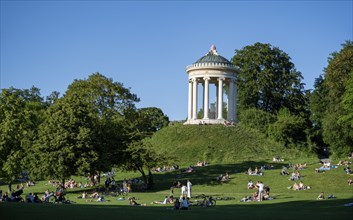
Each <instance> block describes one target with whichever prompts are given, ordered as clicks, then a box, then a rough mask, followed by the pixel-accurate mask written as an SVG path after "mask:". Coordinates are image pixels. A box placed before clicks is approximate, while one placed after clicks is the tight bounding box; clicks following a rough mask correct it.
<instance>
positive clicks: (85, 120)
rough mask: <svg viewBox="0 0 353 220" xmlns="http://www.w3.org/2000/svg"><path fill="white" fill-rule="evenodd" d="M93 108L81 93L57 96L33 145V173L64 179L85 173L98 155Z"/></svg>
mask: <svg viewBox="0 0 353 220" xmlns="http://www.w3.org/2000/svg"><path fill="white" fill-rule="evenodd" d="M92 128H93V121H92V118H91V117H90V108H89V106H88V105H87V103H84V102H83V100H82V99H80V97H78V96H77V97H67V98H65V99H64V98H62V99H59V100H57V101H56V102H55V103H54V104H53V105H52V106H50V107H49V109H48V110H47V111H46V120H45V122H44V123H43V124H42V125H41V126H40V129H39V139H38V141H37V143H36V147H35V149H34V152H33V153H34V155H36V157H37V160H35V161H34V163H32V165H33V169H32V173H33V174H37V175H44V176H48V177H51V178H57V179H59V180H62V182H63V183H64V181H65V179H67V178H69V177H70V176H71V175H77V174H84V173H86V172H88V171H90V169H91V164H92V163H94V162H95V161H96V160H97V159H98V155H97V153H96V152H95V149H94V142H93V139H94V136H95V134H94V132H93V130H92Z"/></svg>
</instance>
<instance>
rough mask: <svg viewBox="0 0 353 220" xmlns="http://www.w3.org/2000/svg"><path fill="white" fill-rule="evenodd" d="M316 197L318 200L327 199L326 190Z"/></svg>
mask: <svg viewBox="0 0 353 220" xmlns="http://www.w3.org/2000/svg"><path fill="white" fill-rule="evenodd" d="M316 199H318V200H322V199H325V195H324V192H321V193H320V194H319V196H318V197H317V198H316Z"/></svg>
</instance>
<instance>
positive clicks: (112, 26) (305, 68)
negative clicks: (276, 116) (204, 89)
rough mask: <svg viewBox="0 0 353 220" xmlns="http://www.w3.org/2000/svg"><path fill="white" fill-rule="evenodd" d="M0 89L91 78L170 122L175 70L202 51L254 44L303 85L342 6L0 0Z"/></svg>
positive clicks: (343, 26)
mask: <svg viewBox="0 0 353 220" xmlns="http://www.w3.org/2000/svg"><path fill="white" fill-rule="evenodd" d="M0 10H1V11H0V12H1V17H0V18H1V21H0V24H1V26H0V27H1V38H0V41H1V42H0V43H1V44H0V46H1V47H0V48H1V49H0V50H1V58H0V87H1V88H9V87H10V86H13V87H15V88H20V89H26V88H30V87H31V86H33V85H34V86H36V87H38V88H40V89H41V94H42V95H43V96H47V95H49V94H50V93H51V92H52V91H59V92H60V93H61V94H63V93H65V91H66V89H67V86H68V85H69V84H71V83H72V82H73V81H74V79H84V78H87V77H88V76H89V75H90V74H91V73H94V72H100V73H101V74H103V75H105V76H106V77H109V78H112V79H113V80H114V81H118V82H121V83H123V84H124V86H126V87H130V88H131V91H132V92H133V93H136V94H137V95H138V96H139V97H140V98H141V102H140V103H138V104H137V107H159V108H161V109H162V110H163V112H164V113H165V114H167V115H168V116H169V118H170V119H171V120H182V119H185V118H186V116H187V92H188V83H187V82H188V77H187V74H186V72H185V67H186V66H187V65H190V64H192V63H194V62H195V61H196V60H198V59H199V58H200V57H202V56H203V55H205V54H206V53H207V52H208V50H209V48H210V46H211V45H212V44H214V45H216V46H217V50H218V53H219V54H220V55H222V56H224V57H225V58H227V59H229V60H230V59H231V58H232V56H234V50H235V49H241V48H243V47H245V46H247V45H251V44H254V43H255V42H261V43H270V44H271V45H273V46H276V47H279V48H280V49H281V50H283V51H284V52H286V53H288V54H289V56H290V57H291V58H292V62H293V63H294V64H295V66H296V68H297V70H299V71H300V72H301V73H302V75H303V77H304V80H303V82H304V83H305V84H306V86H305V88H306V89H312V88H313V84H314V80H315V78H317V77H319V75H320V74H322V70H323V68H324V67H326V66H327V58H328V56H329V54H330V53H332V52H334V51H338V50H340V48H341V44H342V43H343V42H344V41H345V40H352V38H353V24H352V20H353V17H352V11H353V5H352V1H351V0H350V1H349V0H346V1H337V0H334V1H132V2H131V1H3V0H1V9H0Z"/></svg>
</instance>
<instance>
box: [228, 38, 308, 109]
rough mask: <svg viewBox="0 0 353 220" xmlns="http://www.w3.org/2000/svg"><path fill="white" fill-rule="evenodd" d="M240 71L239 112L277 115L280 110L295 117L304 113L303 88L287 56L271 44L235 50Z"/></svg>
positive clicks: (234, 60) (233, 59) (235, 60)
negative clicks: (252, 111) (246, 110)
mask: <svg viewBox="0 0 353 220" xmlns="http://www.w3.org/2000/svg"><path fill="white" fill-rule="evenodd" d="M232 62H233V63H234V64H235V65H236V66H238V67H239V75H238V87H239V89H238V90H239V92H238V105H239V111H241V110H242V109H247V108H258V109H261V110H263V111H266V112H270V113H274V114H276V113H277V112H278V111H279V110H280V109H281V108H287V109H288V110H289V111H290V112H292V113H295V114H298V113H303V112H304V110H305V105H306V100H305V96H304V84H303V83H301V79H302V78H303V77H302V75H301V73H300V72H299V71H297V70H296V68H295V66H294V64H293V63H292V62H291V58H290V57H289V55H288V54H286V53H285V52H283V51H282V50H280V49H279V48H277V47H273V46H271V45H270V44H262V43H255V44H254V45H249V46H246V47H244V48H242V49H241V50H235V55H234V56H233V58H232Z"/></svg>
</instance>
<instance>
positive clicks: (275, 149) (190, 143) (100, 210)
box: [0, 125, 353, 219]
mask: <svg viewBox="0 0 353 220" xmlns="http://www.w3.org/2000/svg"><path fill="white" fill-rule="evenodd" d="M195 137H196V138H195ZM151 142H152V143H153V144H154V146H155V147H156V149H157V150H159V151H160V152H164V153H168V154H171V155H174V156H176V157H177V158H179V161H178V163H179V164H180V165H181V168H185V167H186V166H188V165H190V164H195V163H196V162H197V161H198V160H207V161H209V162H210V163H211V164H210V165H209V166H207V167H202V168H197V169H196V172H194V173H190V174H185V173H183V172H182V171H181V170H177V171H172V172H165V173H157V174H156V175H155V182H156V187H155V189H154V190H152V191H150V192H145V193H141V192H133V193H132V194H131V195H130V196H135V197H137V198H139V200H138V202H140V203H146V204H147V207H128V202H127V201H126V200H125V201H117V198H116V197H110V196H106V199H107V200H109V201H108V202H105V203H97V202H89V201H87V200H82V199H77V196H78V195H80V193H81V192H82V190H77V189H76V190H69V191H68V194H67V197H68V198H69V199H70V200H72V201H74V202H75V203H76V204H77V205H54V204H42V205H38V204H10V203H7V204H5V203H0V213H1V214H0V219H20V218H21V219H24V218H28V217H29V216H36V218H37V219H48V216H52V217H51V219H61V218H63V217H64V216H65V217H66V218H67V219H97V218H101V217H104V218H116V217H118V216H119V218H120V219H127V218H130V219H135V218H139V219H165V218H168V219H180V218H183V219H199V218H202V219H215V218H220V219H234V218H235V217H236V218H246V219H249V218H253V219H260V218H261V219H266V218H268V219H298V218H299V219H313V218H314V219H316V218H321V219H333V218H335V219H347V218H349V217H350V215H351V214H353V208H352V207H344V206H343V204H345V203H348V202H353V186H348V184H347V179H348V177H349V176H348V175H346V174H345V173H344V172H343V167H339V168H337V169H333V170H330V171H327V172H325V173H315V172H314V169H315V168H316V167H319V166H320V164H319V163H318V159H317V158H315V157H308V156H305V154H302V155H301V156H300V153H298V152H296V151H292V152H290V151H288V150H285V149H281V148H280V147H279V146H278V145H277V144H276V143H271V142H269V141H268V140H266V139H265V138H264V137H263V136H261V135H260V134H257V133H256V132H255V131H249V130H244V129H242V128H240V127H224V126H182V125H174V126H171V127H168V128H165V129H163V130H161V131H159V132H158V133H156V135H155V136H154V137H153V138H152V140H151ZM274 155H280V156H282V157H284V158H285V159H286V160H285V161H284V162H283V163H276V164H274V166H275V168H274V169H273V170H266V171H265V175H264V176H248V175H246V174H244V171H246V170H247V168H248V167H249V166H251V167H253V168H254V167H255V166H261V165H264V164H273V163H272V161H271V159H272V157H273V156H274ZM298 155H299V156H298ZM287 158H288V159H287ZM344 159H346V158H344ZM289 160H291V161H292V162H293V163H303V162H307V163H308V167H307V168H306V169H304V170H303V171H301V174H302V175H303V176H304V177H303V182H304V184H305V185H309V186H311V187H312V188H311V189H310V190H305V191H293V190H289V189H287V187H288V186H291V185H292V184H293V181H290V180H288V178H289V177H288V176H281V175H279V172H280V169H281V167H282V166H283V165H287V164H288V162H289ZM351 161H352V160H351ZM333 162H334V163H337V161H333ZM225 172H228V173H229V174H230V177H231V181H230V182H229V183H227V184H220V183H218V182H216V181H215V180H214V178H215V177H216V176H218V175H219V174H221V173H225ZM131 177H139V173H118V174H117V175H116V176H115V179H116V180H118V181H122V180H123V179H124V178H131ZM351 177H352V178H353V176H351ZM176 178H178V179H179V180H180V181H181V182H183V183H185V181H186V179H190V180H191V181H192V183H193V193H194V195H196V194H202V193H203V194H209V195H214V196H216V197H217V196H218V197H221V196H230V197H234V198H235V199H234V200H228V201H219V202H218V203H217V207H216V208H215V209H203V208H200V207H193V208H192V210H190V211H188V212H175V211H172V210H170V205H157V204H150V203H151V202H152V201H157V200H162V199H163V198H164V196H166V195H169V193H170V190H169V187H170V186H171V184H172V182H173V181H174V180H175V179H176ZM75 179H76V181H80V180H81V181H84V182H85V179H84V178H79V177H77V178H75ZM249 179H252V180H253V181H257V180H261V181H263V182H264V183H265V184H266V185H268V186H270V187H271V196H272V197H274V198H275V199H274V200H269V201H264V202H261V203H256V202H251V203H242V202H240V201H239V200H240V199H241V198H242V197H244V196H247V195H251V194H252V193H253V191H254V190H248V189H247V188H246V185H247V182H248V180H249ZM102 180H103V181H104V178H103V179H102ZM48 188H49V189H50V190H54V187H52V186H50V185H46V181H41V182H39V183H38V184H37V185H36V186H35V187H30V188H26V189H25V191H24V194H27V193H29V192H38V193H39V194H40V195H41V194H42V193H43V192H44V191H45V190H46V189H48ZM0 189H2V190H6V186H5V185H1V186H0ZM321 191H324V192H325V194H326V196H328V195H330V194H334V195H335V196H336V197H337V199H332V200H325V201H317V200H316V199H315V198H316V197H317V195H318V194H319V193H320V192H321ZM175 194H176V195H177V196H178V195H179V194H180V191H179V190H176V191H175ZM260 207H261V208H260ZM19 210H21V211H19ZM136 210H138V211H136ZM56 213H62V214H59V215H58V214H56Z"/></svg>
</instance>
